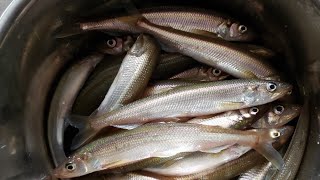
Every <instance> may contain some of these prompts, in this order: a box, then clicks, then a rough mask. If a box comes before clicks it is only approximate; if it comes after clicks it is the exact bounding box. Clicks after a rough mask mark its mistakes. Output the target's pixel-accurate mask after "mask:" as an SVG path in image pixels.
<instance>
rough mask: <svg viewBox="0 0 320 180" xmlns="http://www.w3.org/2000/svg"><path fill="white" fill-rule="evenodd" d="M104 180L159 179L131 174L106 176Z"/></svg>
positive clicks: (157, 179)
mask: <svg viewBox="0 0 320 180" xmlns="http://www.w3.org/2000/svg"><path fill="white" fill-rule="evenodd" d="M102 180H159V178H157V177H152V176H149V175H144V174H141V173H135V172H130V173H126V174H116V175H105V176H103V179H102Z"/></svg>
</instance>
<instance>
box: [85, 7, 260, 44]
mask: <svg viewBox="0 0 320 180" xmlns="http://www.w3.org/2000/svg"><path fill="white" fill-rule="evenodd" d="M140 13H141V15H133V16H122V17H117V18H110V19H106V20H103V21H99V22H88V23H80V29H82V30H85V31H88V30H103V31H109V32H118V33H119V32H124V33H141V32H142V31H141V30H140V29H139V28H138V27H136V22H137V21H138V19H139V18H141V17H145V18H146V19H148V20H149V21H150V22H152V23H155V24H158V25H161V26H168V27H172V28H175V29H179V30H182V31H186V32H192V33H196V34H201V35H202V36H210V37H212V36H213V37H219V38H223V39H224V40H227V41H251V40H253V39H254V38H255V36H256V35H255V33H254V32H253V30H252V28H249V27H248V26H246V25H244V24H241V23H239V22H237V21H234V20H232V19H230V18H228V17H225V16H222V15H219V14H217V13H215V12H210V11H206V10H203V9H194V8H182V7H162V8H152V9H145V10H140Z"/></svg>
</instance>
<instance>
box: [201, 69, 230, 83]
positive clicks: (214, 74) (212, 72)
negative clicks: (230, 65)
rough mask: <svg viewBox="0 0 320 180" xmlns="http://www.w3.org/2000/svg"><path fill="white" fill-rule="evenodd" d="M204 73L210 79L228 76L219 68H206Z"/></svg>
mask: <svg viewBox="0 0 320 180" xmlns="http://www.w3.org/2000/svg"><path fill="white" fill-rule="evenodd" d="M206 74H207V76H208V77H209V79H210V80H212V81H219V80H223V79H225V78H227V77H228V76H229V74H227V73H225V72H223V71H221V70H220V69H217V68H212V67H210V68H208V69H207V70H206Z"/></svg>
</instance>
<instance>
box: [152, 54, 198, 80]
mask: <svg viewBox="0 0 320 180" xmlns="http://www.w3.org/2000/svg"><path fill="white" fill-rule="evenodd" d="M194 65H197V61H195V60H194V59H192V58H191V57H188V56H184V55H182V54H178V53H169V54H161V56H160V63H159V64H158V66H157V67H156V69H155V70H154V72H153V74H152V79H156V80H160V79H161V80H164V79H168V78H170V77H171V76H173V75H175V74H178V73H180V72H182V71H184V70H186V69H189V68H191V67H193V66H194Z"/></svg>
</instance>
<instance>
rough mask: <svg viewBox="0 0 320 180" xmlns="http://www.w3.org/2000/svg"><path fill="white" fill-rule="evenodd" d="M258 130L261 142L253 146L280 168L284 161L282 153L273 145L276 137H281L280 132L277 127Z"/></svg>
mask: <svg viewBox="0 0 320 180" xmlns="http://www.w3.org/2000/svg"><path fill="white" fill-rule="evenodd" d="M257 132H258V133H259V136H260V137H259V142H258V144H257V145H256V146H255V147H253V148H254V149H255V150H256V151H257V152H259V153H260V154H262V155H263V156H264V157H265V158H266V159H267V160H268V161H270V162H271V163H272V164H273V165H274V166H275V167H276V168H277V169H278V170H280V169H281V168H282V166H283V164H284V161H283V159H282V156H281V155H280V153H279V152H278V151H277V150H276V149H274V148H273V146H272V143H273V142H274V141H275V139H277V138H279V136H280V132H278V131H277V130H276V129H267V130H259V131H257Z"/></svg>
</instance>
